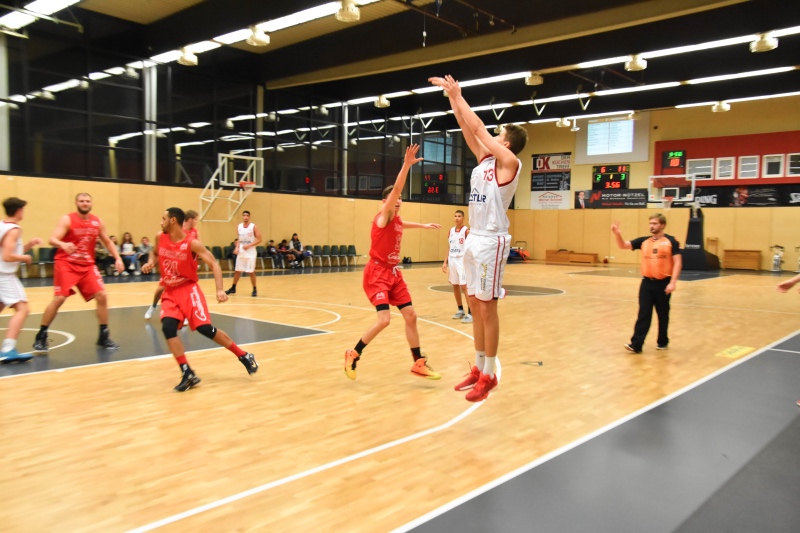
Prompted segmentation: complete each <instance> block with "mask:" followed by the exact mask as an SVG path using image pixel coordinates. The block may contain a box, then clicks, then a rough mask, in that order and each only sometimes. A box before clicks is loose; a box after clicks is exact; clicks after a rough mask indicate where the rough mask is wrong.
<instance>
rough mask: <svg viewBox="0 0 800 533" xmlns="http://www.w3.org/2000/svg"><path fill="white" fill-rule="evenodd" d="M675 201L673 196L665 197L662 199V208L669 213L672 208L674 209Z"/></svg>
mask: <svg viewBox="0 0 800 533" xmlns="http://www.w3.org/2000/svg"><path fill="white" fill-rule="evenodd" d="M674 199H675V198H674V197H672V196H664V197H663V198H662V199H661V207H663V208H664V211H669V209H670V207H672V201H673V200H674Z"/></svg>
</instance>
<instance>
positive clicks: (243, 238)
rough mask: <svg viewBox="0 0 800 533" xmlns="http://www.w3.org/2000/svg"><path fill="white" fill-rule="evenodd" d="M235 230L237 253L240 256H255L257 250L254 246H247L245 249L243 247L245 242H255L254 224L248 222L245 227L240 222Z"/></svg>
mask: <svg viewBox="0 0 800 533" xmlns="http://www.w3.org/2000/svg"><path fill="white" fill-rule="evenodd" d="M237 230H238V232H239V254H240V255H241V256H242V257H256V256H257V255H258V252H257V251H256V247H255V246H253V247H252V248H248V249H247V250H245V249H244V245H245V244H253V243H254V242H256V225H255V224H253V223H250V224H249V225H248V226H247V227H246V228H245V227H244V223H240V224H239V227H238V228H237Z"/></svg>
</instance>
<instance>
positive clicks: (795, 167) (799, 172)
mask: <svg viewBox="0 0 800 533" xmlns="http://www.w3.org/2000/svg"><path fill="white" fill-rule="evenodd" d="M786 175H787V176H800V154H789V165H788V166H787V168H786Z"/></svg>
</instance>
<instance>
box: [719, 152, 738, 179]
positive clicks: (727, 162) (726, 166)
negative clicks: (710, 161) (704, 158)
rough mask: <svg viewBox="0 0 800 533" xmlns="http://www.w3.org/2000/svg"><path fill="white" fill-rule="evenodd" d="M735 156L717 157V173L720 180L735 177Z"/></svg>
mask: <svg viewBox="0 0 800 533" xmlns="http://www.w3.org/2000/svg"><path fill="white" fill-rule="evenodd" d="M735 159H736V158H734V157H718V158H717V175H716V178H717V179H718V180H731V179H733V162H734V160H735Z"/></svg>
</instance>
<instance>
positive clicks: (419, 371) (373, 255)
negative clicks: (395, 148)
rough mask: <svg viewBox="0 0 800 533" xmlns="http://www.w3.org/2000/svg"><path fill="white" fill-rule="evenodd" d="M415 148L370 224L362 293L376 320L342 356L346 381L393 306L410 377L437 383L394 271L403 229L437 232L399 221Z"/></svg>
mask: <svg viewBox="0 0 800 533" xmlns="http://www.w3.org/2000/svg"><path fill="white" fill-rule="evenodd" d="M418 151H419V145H418V144H412V145H411V146H409V147H408V148H406V156H405V159H404V161H403V168H401V169H400V173H399V174H398V175H397V180H396V181H395V183H394V185H390V186H389V187H386V188H385V189H384V190H383V205H382V206H381V210H380V211H379V212H378V214H377V215H376V216H375V218H374V219H373V220H372V233H371V239H372V245H371V246H370V249H369V261H368V262H367V265H366V266H365V267H364V282H363V286H364V292H365V293H366V294H367V298H368V299H369V301H370V302H371V303H372V305H374V306H375V309H376V310H377V311H378V319H377V320H376V321H375V323H374V324H372V326H370V327H369V329H368V330H367V332H366V333H364V335H362V336H361V338H360V339H359V341H358V344H356V347H355V348H354V349H352V350H347V351H346V352H345V354H344V373H345V374H347V377H348V378H350V379H356V363H357V362H358V360H359V359H360V358H361V352H362V351H363V350H364V348H366V346H367V344H369V343H370V342H371V341H372V339H374V338H375V337H376V336H377V335H378V333H380V332H381V331H383V329H384V328H386V326H388V325H389V321H390V319H391V312H390V311H389V306H390V305H395V306H397V309H398V310H400V314H402V315H403V320H405V323H406V338H407V339H408V345H409V347H410V348H411V355H412V356H413V357H414V364H413V366H412V367H411V373H412V374H414V375H417V376H421V377H424V378H427V379H440V378H441V377H442V376H441V375H439V374H438V373H437V372H434V371H433V369H432V368H431V367H430V366H428V361H427V358H426V357H424V356H423V355H422V352H421V351H420V347H419V332H417V314H416V313H415V312H414V306H413V305H412V304H411V295H410V294H409V293H408V287H407V286H406V282H405V281H404V280H403V275H402V274H401V273H400V270H399V269H398V268H397V264H398V263H399V262H400V242H401V240H402V238H403V229H404V228H424V229H439V228H440V227H441V226H440V225H439V224H420V223H418V222H408V221H405V220H402V219H401V218H400V215H399V212H400V205H401V204H402V203H403V202H402V200H401V199H400V194H401V193H402V192H403V187H404V186H405V184H406V177H407V176H408V171H409V170H410V169H411V166H412V165H414V164H415V163H418V162H420V161H422V158H417V152H418Z"/></svg>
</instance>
